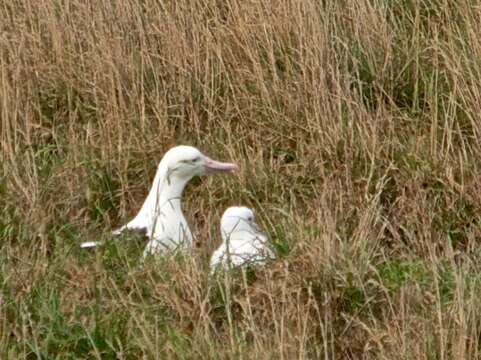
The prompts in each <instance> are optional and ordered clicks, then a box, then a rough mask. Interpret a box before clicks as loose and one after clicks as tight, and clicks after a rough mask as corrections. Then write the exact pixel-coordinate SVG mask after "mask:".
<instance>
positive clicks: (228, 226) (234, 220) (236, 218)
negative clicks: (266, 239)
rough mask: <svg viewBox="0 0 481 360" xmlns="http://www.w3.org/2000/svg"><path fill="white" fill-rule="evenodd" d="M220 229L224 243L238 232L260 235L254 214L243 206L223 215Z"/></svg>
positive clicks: (230, 209) (231, 209) (232, 208)
mask: <svg viewBox="0 0 481 360" xmlns="http://www.w3.org/2000/svg"><path fill="white" fill-rule="evenodd" d="M220 228H221V233H222V239H223V240H224V241H226V239H227V238H229V237H230V236H231V235H232V234H233V233H236V232H249V233H251V234H257V233H259V226H258V225H257V223H256V219H255V216H254V213H253V212H252V210H251V209H249V208H247V207H243V206H233V207H230V208H228V209H227V210H226V211H225V212H224V214H223V215H222V218H221V220H220Z"/></svg>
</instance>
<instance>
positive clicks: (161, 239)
mask: <svg viewBox="0 0 481 360" xmlns="http://www.w3.org/2000/svg"><path fill="white" fill-rule="evenodd" d="M236 168H237V166H236V165H235V164H231V163H222V162H219V161H215V160H212V159H210V158H209V157H207V156H206V155H204V154H202V153H201V152H200V151H199V150H198V149H196V148H194V147H191V146H176V147H174V148H172V149H170V150H169V151H167V152H166V153H165V155H164V157H163V158H162V160H161V161H160V163H159V166H158V168H157V172H156V174H155V177H154V181H153V184H152V188H151V189H150V191H149V194H148V195H147V198H146V199H145V201H144V204H143V205H142V207H141V209H140V211H139V212H138V213H137V215H136V216H135V217H134V218H133V219H132V220H131V221H130V222H128V223H127V224H125V225H124V226H122V227H121V228H119V229H117V230H114V231H113V234H114V235H117V234H120V233H121V232H122V231H124V230H144V231H145V232H146V234H147V237H148V238H149V242H148V243H147V246H146V248H145V251H144V256H146V255H147V254H150V253H152V254H154V253H160V252H162V251H164V250H174V249H176V248H179V247H184V246H186V247H190V246H191V245H192V233H191V231H190V229H189V225H188V224H187V221H186V220H185V217H184V214H183V213H182V208H181V204H180V200H181V196H182V192H183V190H184V188H185V186H186V185H187V183H188V182H189V181H190V180H191V179H192V178H193V177H194V176H202V175H207V174H213V173H219V172H232V171H234V170H235V169H236ZM96 245H98V242H88V243H83V244H82V245H81V247H83V248H86V247H94V246H96Z"/></svg>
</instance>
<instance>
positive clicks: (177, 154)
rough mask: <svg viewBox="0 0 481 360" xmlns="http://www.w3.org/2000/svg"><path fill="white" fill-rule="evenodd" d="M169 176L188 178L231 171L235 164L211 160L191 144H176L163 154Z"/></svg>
mask: <svg viewBox="0 0 481 360" xmlns="http://www.w3.org/2000/svg"><path fill="white" fill-rule="evenodd" d="M164 160H165V162H166V165H167V168H168V173H169V176H172V177H177V178H183V179H190V178H192V177H194V176H202V175H206V174H213V173H219V172H232V171H234V170H235V169H237V166H236V165H235V164H231V163H223V162H219V161H216V160H212V159H211V158H209V157H208V156H206V155H204V154H202V153H201V152H200V151H199V150H198V149H196V148H195V147H192V146H184V145H181V146H176V147H174V148H172V149H170V150H169V151H168V152H167V153H166V154H165V156H164Z"/></svg>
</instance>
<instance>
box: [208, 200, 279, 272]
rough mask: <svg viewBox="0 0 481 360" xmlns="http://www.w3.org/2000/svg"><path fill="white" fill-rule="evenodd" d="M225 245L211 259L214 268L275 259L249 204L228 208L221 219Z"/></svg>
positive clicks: (252, 263) (254, 263) (212, 269)
mask: <svg viewBox="0 0 481 360" xmlns="http://www.w3.org/2000/svg"><path fill="white" fill-rule="evenodd" d="M220 230H221V236H222V244H221V245H220V246H219V247H218V248H217V250H215V251H214V253H213V254H212V257H211V259H210V267H211V271H212V272H214V271H215V270H216V269H217V268H219V267H220V268H222V269H223V270H227V269H230V268H232V267H238V266H242V265H256V264H263V263H265V262H266V261H267V260H269V259H274V258H275V256H274V253H273V252H272V250H271V249H270V248H269V246H268V242H267V237H266V236H265V235H264V234H262V233H261V231H260V230H259V226H258V225H257V223H256V221H255V217H254V213H253V211H252V210H251V209H249V208H247V207H237V206H233V207H230V208H228V209H227V210H226V211H225V212H224V214H223V215H222V218H221V221H220Z"/></svg>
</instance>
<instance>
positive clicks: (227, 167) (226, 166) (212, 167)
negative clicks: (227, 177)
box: [204, 156, 237, 174]
mask: <svg viewBox="0 0 481 360" xmlns="http://www.w3.org/2000/svg"><path fill="white" fill-rule="evenodd" d="M204 166H205V170H206V172H207V174H212V173H216V172H232V171H234V170H236V169H237V165H236V164H232V163H223V162H220V161H215V160H212V159H211V158H209V157H207V156H205V158H204Z"/></svg>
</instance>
